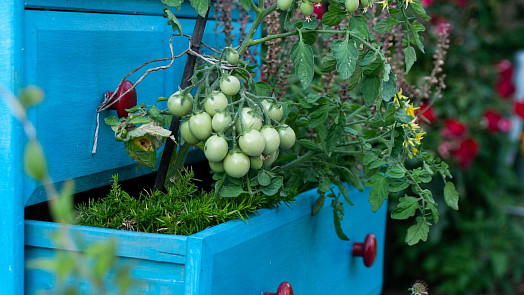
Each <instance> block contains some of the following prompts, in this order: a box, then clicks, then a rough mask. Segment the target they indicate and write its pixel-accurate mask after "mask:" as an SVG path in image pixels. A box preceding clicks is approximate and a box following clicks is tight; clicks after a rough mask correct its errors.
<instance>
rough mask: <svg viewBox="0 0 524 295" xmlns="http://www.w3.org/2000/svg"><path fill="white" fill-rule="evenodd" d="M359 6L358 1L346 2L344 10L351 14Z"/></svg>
mask: <svg viewBox="0 0 524 295" xmlns="http://www.w3.org/2000/svg"><path fill="white" fill-rule="evenodd" d="M359 4H360V3H359V0H346V9H347V11H349V12H353V11H355V10H357V8H358V5H359Z"/></svg>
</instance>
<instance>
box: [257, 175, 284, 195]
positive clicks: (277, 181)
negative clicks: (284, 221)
mask: <svg viewBox="0 0 524 295" xmlns="http://www.w3.org/2000/svg"><path fill="white" fill-rule="evenodd" d="M283 184H284V177H282V176H278V177H273V178H271V183H270V184H269V185H268V186H264V187H262V189H261V191H262V193H263V194H264V195H266V196H273V195H275V194H276V193H278V191H279V190H280V188H281V187H282V185H283Z"/></svg>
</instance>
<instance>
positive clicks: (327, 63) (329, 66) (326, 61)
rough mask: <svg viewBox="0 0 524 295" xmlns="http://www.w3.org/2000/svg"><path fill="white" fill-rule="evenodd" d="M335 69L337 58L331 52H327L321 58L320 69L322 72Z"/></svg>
mask: <svg viewBox="0 0 524 295" xmlns="http://www.w3.org/2000/svg"><path fill="white" fill-rule="evenodd" d="M336 69H337V60H336V59H335V57H334V56H333V54H328V55H326V56H324V58H322V65H321V66H320V71H321V72H322V73H329V72H332V71H334V70H336Z"/></svg>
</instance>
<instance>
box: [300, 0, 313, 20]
mask: <svg viewBox="0 0 524 295" xmlns="http://www.w3.org/2000/svg"><path fill="white" fill-rule="evenodd" d="M313 10H314V7H313V3H311V2H309V1H307V0H306V1H302V3H300V12H302V14H303V15H304V16H305V17H308V16H311V15H312V14H313Z"/></svg>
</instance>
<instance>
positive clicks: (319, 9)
mask: <svg viewBox="0 0 524 295" xmlns="http://www.w3.org/2000/svg"><path fill="white" fill-rule="evenodd" d="M324 13H326V4H324V2H320V3H318V4H315V6H314V7H313V15H314V16H316V17H317V19H318V20H322V16H323V15H324Z"/></svg>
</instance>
